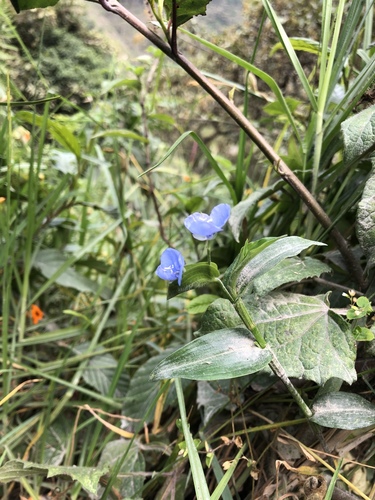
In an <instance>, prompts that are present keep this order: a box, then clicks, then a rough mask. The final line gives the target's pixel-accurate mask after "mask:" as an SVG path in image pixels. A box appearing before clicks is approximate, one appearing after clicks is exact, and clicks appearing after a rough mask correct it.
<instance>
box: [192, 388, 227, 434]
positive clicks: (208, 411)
mask: <svg viewBox="0 0 375 500" xmlns="http://www.w3.org/2000/svg"><path fill="white" fill-rule="evenodd" d="M229 402H230V398H229V396H228V395H227V394H223V393H222V392H220V391H219V390H218V389H217V388H214V387H212V385H211V384H210V383H208V382H207V381H205V380H200V381H199V382H198V391H197V405H198V408H201V407H202V408H203V425H206V424H207V422H208V421H209V420H210V418H211V417H212V416H213V415H215V413H217V412H218V411H219V410H221V408H223V407H224V406H225V405H226V404H228V403H229Z"/></svg>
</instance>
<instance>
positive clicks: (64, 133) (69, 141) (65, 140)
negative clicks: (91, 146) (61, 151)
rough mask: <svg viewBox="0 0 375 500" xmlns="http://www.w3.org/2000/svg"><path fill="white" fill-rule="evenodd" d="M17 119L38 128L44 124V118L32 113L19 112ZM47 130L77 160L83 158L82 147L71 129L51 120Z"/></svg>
mask: <svg viewBox="0 0 375 500" xmlns="http://www.w3.org/2000/svg"><path fill="white" fill-rule="evenodd" d="M16 118H17V120H20V121H21V122H26V123H29V124H30V125H36V126H37V127H42V126H43V124H44V118H43V116H40V115H37V114H36V113H31V112H30V111H19V112H18V113H16ZM47 130H48V132H49V133H50V134H51V136H52V137H53V138H54V139H55V141H56V142H58V143H59V144H61V146H63V147H64V148H66V149H67V150H69V151H71V152H72V153H74V154H75V155H76V157H77V158H79V157H80V156H81V146H80V144H79V142H78V140H77V139H76V137H75V136H74V134H73V132H72V130H71V129H70V128H69V127H67V126H66V125H63V124H61V123H59V122H58V121H57V120H53V119H51V118H49V119H48V120H47Z"/></svg>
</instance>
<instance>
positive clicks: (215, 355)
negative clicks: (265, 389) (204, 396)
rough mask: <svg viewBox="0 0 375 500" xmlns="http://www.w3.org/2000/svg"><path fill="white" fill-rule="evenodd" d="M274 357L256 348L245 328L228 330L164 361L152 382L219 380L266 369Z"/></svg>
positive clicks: (192, 345) (182, 350)
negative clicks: (154, 380) (180, 379)
mask: <svg viewBox="0 0 375 500" xmlns="http://www.w3.org/2000/svg"><path fill="white" fill-rule="evenodd" d="M271 358H272V355H271V353H270V352H269V351H268V350H267V349H260V348H259V347H256V345H255V343H254V341H253V340H252V338H251V334H250V332H249V331H248V330H246V329H245V328H225V329H223V330H217V331H214V332H212V333H209V334H207V335H203V336H202V337H199V338H197V339H195V340H193V341H192V342H189V344H186V345H185V346H184V347H181V348H180V349H178V350H177V351H175V352H174V353H173V354H171V355H169V356H168V357H167V358H165V359H164V360H163V361H162V362H161V363H160V364H159V365H158V366H157V367H156V368H155V370H154V371H153V373H152V374H151V378H152V379H157V380H160V379H170V378H176V377H178V378H187V379H193V380H220V379H223V380H225V379H228V378H234V377H241V376H243V375H248V374H249V373H255V372H257V371H259V370H261V369H262V368H265V367H266V366H267V365H268V363H269V362H270V361H271Z"/></svg>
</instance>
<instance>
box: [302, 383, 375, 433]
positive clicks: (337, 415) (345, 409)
mask: <svg viewBox="0 0 375 500" xmlns="http://www.w3.org/2000/svg"><path fill="white" fill-rule="evenodd" d="M311 409H312V411H313V416H312V417H311V420H312V421H313V422H315V423H317V424H319V425H322V426H324V427H330V428H332V429H348V430H354V429H362V428H363V427H368V426H370V425H374V424H375V405H373V404H371V403H370V402H369V401H367V400H366V399H364V398H362V397H361V396H358V394H352V393H348V392H331V393H328V394H324V395H323V396H321V397H320V398H318V399H317V400H316V401H315V402H314V404H313V406H312V408H311Z"/></svg>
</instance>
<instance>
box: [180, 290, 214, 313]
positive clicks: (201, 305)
mask: <svg viewBox="0 0 375 500" xmlns="http://www.w3.org/2000/svg"><path fill="white" fill-rule="evenodd" d="M218 298H219V297H218V296H217V295H212V294H210V293H205V294H204V295H198V297H194V299H192V300H191V301H190V303H189V304H188V305H187V306H186V310H187V312H188V313H189V314H203V313H204V312H206V311H207V308H208V306H209V305H210V304H212V302H214V301H215V300H217V299H218Z"/></svg>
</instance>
